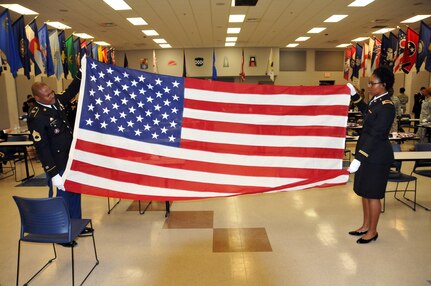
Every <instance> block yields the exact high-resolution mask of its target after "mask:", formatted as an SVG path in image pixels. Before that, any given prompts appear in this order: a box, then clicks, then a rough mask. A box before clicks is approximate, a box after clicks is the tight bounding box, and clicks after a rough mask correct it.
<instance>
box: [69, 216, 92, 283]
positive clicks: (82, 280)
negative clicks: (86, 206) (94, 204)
mask: <svg viewBox="0 0 431 286" xmlns="http://www.w3.org/2000/svg"><path fill="white" fill-rule="evenodd" d="M90 227H91V228H92V229H93V223H92V222H91V220H90ZM91 237H92V238H93V248H94V257H95V258H96V263H95V264H94V266H93V268H91V270H90V272H88V274H87V276H85V278H84V280H82V282H81V284H80V285H82V284H84V282H85V281H86V280H87V278H88V276H90V274H91V273H92V272H93V270H94V268H96V266H97V265H99V258H97V251H96V240H95V239H94V230H93V232H92V233H91ZM72 263H73V262H72ZM72 266H73V264H72Z"/></svg>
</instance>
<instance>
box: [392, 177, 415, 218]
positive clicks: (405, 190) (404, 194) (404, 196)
mask: <svg viewBox="0 0 431 286" xmlns="http://www.w3.org/2000/svg"><path fill="white" fill-rule="evenodd" d="M409 183H410V182H407V185H406V188H405V189H404V193H403V198H404V199H405V200H407V201H409V202H412V203H413V206H411V205H410V204H408V203H406V202H405V201H403V200H401V199H399V198H397V193H398V184H397V188H396V189H395V193H394V198H395V199H396V200H397V201H399V202H401V203H403V204H405V205H406V206H408V207H409V208H411V209H412V210H414V211H416V205H417V204H418V203H416V190H417V180H415V188H414V190H408V186H409ZM411 191H413V192H414V195H413V201H412V200H410V199H409V198H407V197H406V192H411Z"/></svg>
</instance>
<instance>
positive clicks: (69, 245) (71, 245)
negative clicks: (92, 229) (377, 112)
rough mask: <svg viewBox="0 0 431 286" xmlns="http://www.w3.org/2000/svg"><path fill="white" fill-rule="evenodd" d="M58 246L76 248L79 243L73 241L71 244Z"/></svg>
mask: <svg viewBox="0 0 431 286" xmlns="http://www.w3.org/2000/svg"><path fill="white" fill-rule="evenodd" d="M57 244H58V245H61V246H63V247H74V246H76V245H78V243H77V242H76V241H72V242H69V243H57Z"/></svg>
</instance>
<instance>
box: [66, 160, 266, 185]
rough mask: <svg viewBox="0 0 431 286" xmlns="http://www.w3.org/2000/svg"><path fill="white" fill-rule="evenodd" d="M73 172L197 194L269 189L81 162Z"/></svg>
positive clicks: (72, 167)
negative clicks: (164, 176) (162, 175)
mask: <svg viewBox="0 0 431 286" xmlns="http://www.w3.org/2000/svg"><path fill="white" fill-rule="evenodd" d="M71 170H73V171H78V172H83V173H85V174H88V175H93V176H97V177H100V178H105V179H109V180H114V181H119V182H125V183H133V184H138V185H142V186H151V187H157V188H165V189H179V190H187V191H195V192H199V191H202V192H217V193H248V192H252V193H255V192H261V191H264V190H266V189H268V188H265V187H255V186H237V185H226V184H211V183H207V182H204V183H202V182H191V181H185V180H178V179H169V178H160V177H155V176H149V175H142V174H136V173H130V172H124V171H121V170H115V169H111V168H105V167H100V166H96V165H93V164H89V163H85V162H81V161H78V160H75V161H73V163H72V166H71Z"/></svg>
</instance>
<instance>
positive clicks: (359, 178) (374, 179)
mask: <svg viewBox="0 0 431 286" xmlns="http://www.w3.org/2000/svg"><path fill="white" fill-rule="evenodd" d="M390 167H391V164H374V163H370V162H367V161H365V162H364V163H361V166H360V167H359V170H358V171H357V172H356V173H355V180H354V183H353V190H354V191H355V193H356V194H357V195H358V196H361V197H363V198H367V199H383V198H384V196H385V191H386V186H387V184H388V177H389V170H390Z"/></svg>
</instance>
